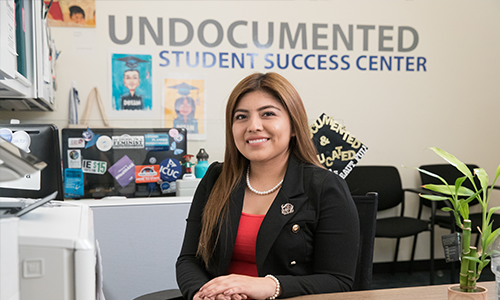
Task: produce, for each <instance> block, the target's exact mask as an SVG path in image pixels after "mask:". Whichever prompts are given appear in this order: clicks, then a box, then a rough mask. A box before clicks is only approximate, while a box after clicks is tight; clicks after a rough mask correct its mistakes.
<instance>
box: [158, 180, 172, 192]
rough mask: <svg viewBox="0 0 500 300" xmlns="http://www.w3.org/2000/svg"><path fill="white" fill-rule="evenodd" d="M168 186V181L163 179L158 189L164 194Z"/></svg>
mask: <svg viewBox="0 0 500 300" xmlns="http://www.w3.org/2000/svg"><path fill="white" fill-rule="evenodd" d="M169 188H170V183H168V182H166V181H164V182H161V183H160V189H161V193H162V194H165V193H167V192H166V191H167V190H168V189H169Z"/></svg>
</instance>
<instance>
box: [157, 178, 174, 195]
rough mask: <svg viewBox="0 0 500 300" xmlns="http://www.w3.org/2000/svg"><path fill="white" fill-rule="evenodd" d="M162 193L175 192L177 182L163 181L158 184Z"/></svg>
mask: <svg viewBox="0 0 500 300" xmlns="http://www.w3.org/2000/svg"><path fill="white" fill-rule="evenodd" d="M160 188H161V193H162V194H170V193H175V192H176V190H177V183H176V182H175V181H172V182H163V183H162V184H161V185H160Z"/></svg>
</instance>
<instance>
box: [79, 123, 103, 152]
mask: <svg viewBox="0 0 500 300" xmlns="http://www.w3.org/2000/svg"><path fill="white" fill-rule="evenodd" d="M82 136H83V139H84V140H86V141H87V144H85V149H87V148H90V147H92V146H94V145H95V143H96V142H97V139H99V137H100V136H101V135H100V134H97V135H96V134H94V133H93V132H92V130H90V128H88V127H87V131H85V132H84V133H82Z"/></svg>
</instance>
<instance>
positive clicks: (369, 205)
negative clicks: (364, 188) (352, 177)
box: [352, 192, 378, 291]
mask: <svg viewBox="0 0 500 300" xmlns="http://www.w3.org/2000/svg"><path fill="white" fill-rule="evenodd" d="M352 198H353V200H354V203H355V204H356V208H357V209H358V216H359V229H360V239H359V255H358V264H357V266H356V276H355V277H354V285H353V288H352V290H353V291H361V290H370V289H371V286H372V275H373V246H374V244H375V228H376V220H377V207H378V194H377V193H375V192H372V193H368V194H366V195H365V196H359V195H353V196H352Z"/></svg>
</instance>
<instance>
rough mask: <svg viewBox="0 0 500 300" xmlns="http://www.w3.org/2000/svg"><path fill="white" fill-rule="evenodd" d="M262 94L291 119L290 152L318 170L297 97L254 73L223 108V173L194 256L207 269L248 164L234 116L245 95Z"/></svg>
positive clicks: (281, 82)
mask: <svg viewBox="0 0 500 300" xmlns="http://www.w3.org/2000/svg"><path fill="white" fill-rule="evenodd" d="M254 91H261V92H264V93H267V94H268V95H270V96H272V97H273V98H274V99H276V100H277V101H279V102H280V103H281V105H283V107H284V108H285V109H286V111H287V112H288V115H289V117H290V122H291V127H292V132H294V133H295V136H294V137H292V138H291V139H290V145H289V149H290V152H291V153H293V154H294V155H295V156H296V157H297V158H298V159H299V160H301V161H302V162H305V163H311V164H314V165H317V166H320V167H321V164H320V163H319V161H318V158H317V156H316V149H315V148H314V145H313V143H312V141H311V137H310V133H309V125H308V123H307V114H306V110H305V108H304V104H303V103H302V99H301V98H300V96H299V93H298V92H297V91H296V90H295V88H294V87H293V86H292V84H291V83H290V82H288V80H286V79H285V78H284V77H283V76H281V75H279V74H277V73H266V74H262V73H255V74H252V75H250V76H248V77H246V78H244V79H243V80H241V81H240V82H239V83H238V85H236V87H235V88H234V89H233V91H232V93H231V95H230V96H229V99H228V102H227V105H226V150H225V154H224V164H223V167H222V173H221V174H220V176H219V179H218V180H217V182H216V183H215V185H214V187H213V189H212V192H211V193H210V196H209V198H208V201H207V203H206V205H205V209H204V211H203V218H202V230H201V235H200V241H199V244H198V251H197V255H198V256H199V257H201V258H202V259H203V261H204V262H205V264H206V265H207V266H208V263H209V261H210V258H211V257H212V254H213V251H214V249H215V245H216V244H217V242H218V239H219V235H220V231H221V224H222V219H223V218H227V217H228V207H229V198H230V196H231V193H232V192H233V191H234V190H235V188H236V185H237V184H238V182H239V181H240V180H241V177H242V176H243V174H244V170H245V167H246V166H247V164H248V160H247V159H246V158H245V157H244V156H243V155H242V154H241V153H240V152H239V151H238V148H236V144H235V142H234V136H233V130H232V128H233V119H234V118H233V116H234V110H235V107H236V105H237V104H238V102H239V100H240V99H241V98H242V97H243V96H244V95H246V94H248V93H250V92H254Z"/></svg>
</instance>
